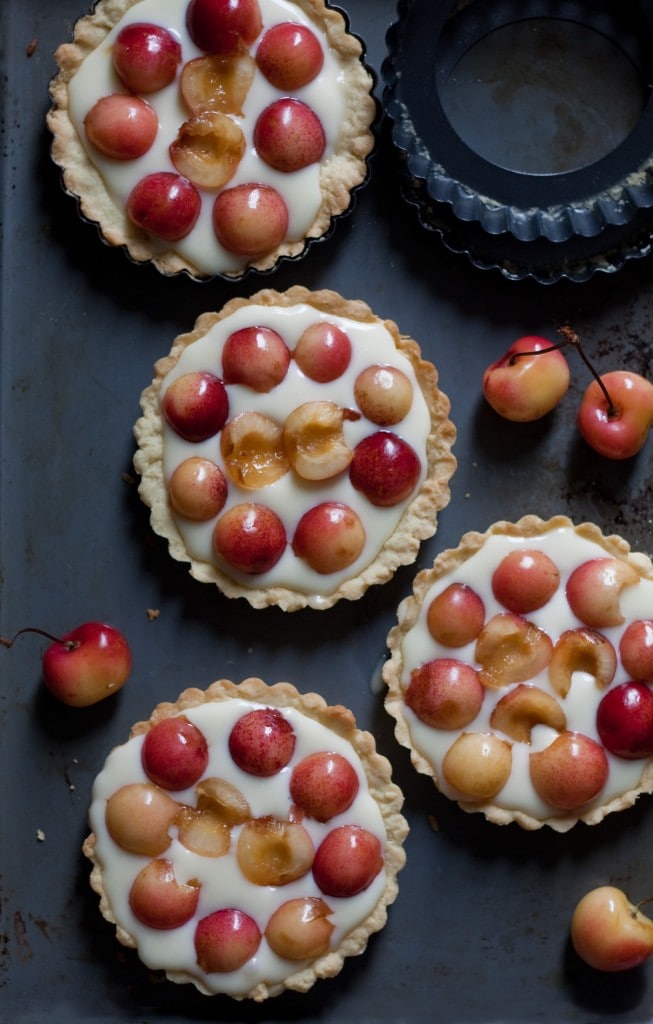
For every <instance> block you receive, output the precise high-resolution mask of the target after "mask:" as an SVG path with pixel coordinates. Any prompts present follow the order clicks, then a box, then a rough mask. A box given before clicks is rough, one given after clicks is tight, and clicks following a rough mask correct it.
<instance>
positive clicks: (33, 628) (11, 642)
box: [0, 626, 79, 650]
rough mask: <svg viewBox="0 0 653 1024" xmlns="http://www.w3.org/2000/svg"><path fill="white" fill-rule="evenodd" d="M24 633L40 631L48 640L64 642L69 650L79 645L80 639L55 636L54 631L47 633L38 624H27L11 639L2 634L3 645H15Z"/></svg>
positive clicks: (0, 640)
mask: <svg viewBox="0 0 653 1024" xmlns="http://www.w3.org/2000/svg"><path fill="white" fill-rule="evenodd" d="M24 633H38V635H39V636H44V637H45V639H46V640H52V642H53V643H55V644H64V645H65V646H66V647H67V648H68V649H69V650H73V649H74V648H75V647H79V641H78V640H62V639H61V638H60V637H58V636H53V635H52V633H47V632H46V630H44V629H38V627H37V626H25V628H24V629H19V630H18V632H17V633H15V634H14V636H12V638H11V640H7V639H6V638H5V637H4V636H0V646H1V647H13V645H14V643H15V642H16V640H18V637H19V636H22V635H23V634H24Z"/></svg>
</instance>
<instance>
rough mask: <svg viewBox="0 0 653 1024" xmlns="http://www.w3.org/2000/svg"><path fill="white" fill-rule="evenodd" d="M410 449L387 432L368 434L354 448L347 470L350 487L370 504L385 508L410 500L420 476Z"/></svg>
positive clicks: (406, 444) (394, 435)
mask: <svg viewBox="0 0 653 1024" xmlns="http://www.w3.org/2000/svg"><path fill="white" fill-rule="evenodd" d="M421 468H422V467H421V463H420V460H419V457H418V455H417V453H416V452H415V450H414V448H411V446H410V445H409V444H408V442H407V441H404V439H403V438H401V437H398V435H396V434H393V433H392V432H391V431H388V430H379V431H377V432H376V433H375V434H369V435H368V436H367V437H364V438H363V440H362V441H360V443H359V444H358V445H357V446H356V448H355V449H354V457H353V459H352V462H351V466H350V467H349V478H350V480H351V484H352V487H355V488H356V489H357V490H359V491H362V492H363V494H364V495H365V497H366V498H367V500H368V501H370V502H371V503H372V505H377V506H380V507H381V508H388V507H391V506H393V505H398V504H399V503H400V502H402V501H405V500H406V499H407V498H409V497H410V495H411V494H412V492H413V491H414V489H415V486H416V485H417V482H418V480H419V476H420V473H421Z"/></svg>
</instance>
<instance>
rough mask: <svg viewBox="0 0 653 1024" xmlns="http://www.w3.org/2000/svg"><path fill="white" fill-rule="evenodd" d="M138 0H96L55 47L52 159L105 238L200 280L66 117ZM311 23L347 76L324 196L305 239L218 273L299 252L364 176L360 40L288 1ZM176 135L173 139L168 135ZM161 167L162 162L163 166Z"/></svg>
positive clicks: (307, 3)
mask: <svg viewBox="0 0 653 1024" xmlns="http://www.w3.org/2000/svg"><path fill="white" fill-rule="evenodd" d="M138 2H139V0H99V2H98V3H97V4H96V6H95V7H94V9H93V11H92V12H91V13H90V14H87V15H85V16H84V17H82V18H80V19H79V20H78V21H77V22H76V23H75V26H74V30H73V38H72V40H71V41H70V42H66V43H62V44H61V45H60V46H59V47H58V48H57V50H56V52H55V59H56V62H57V65H58V68H59V71H58V74H57V75H55V77H54V78H53V79H52V81H51V83H50V96H51V99H52V107H51V109H50V110H49V112H48V114H47V124H48V127H49V129H50V132H51V133H52V136H53V141H52V150H51V152H52V159H53V160H54V162H55V163H56V164H57V165H58V166H59V167H60V168H61V169H62V171H63V183H64V186H65V188H66V191H67V192H68V193H69V194H70V195H71V196H73V197H74V198H76V199H77V201H78V204H79V208H80V211H81V213H82V215H83V216H84V218H85V219H87V220H89V221H91V222H92V223H95V224H97V225H98V227H99V229H100V231H101V234H102V238H103V239H104V241H105V242H107V243H108V244H109V245H113V246H122V247H124V248H125V250H126V252H127V253H128V255H129V256H130V258H131V259H132V260H134V261H135V262H137V263H143V262H149V261H151V262H152V263H153V264H154V266H155V267H156V268H157V270H159V271H160V272H161V273H163V274H166V275H174V274H179V273H181V272H186V273H188V274H189V275H190V276H191V277H193V278H195V279H197V280H203V279H206V278H207V277H212V276H214V275H213V274H207V272H206V271H205V270H201V269H199V268H198V267H197V266H195V265H194V264H193V263H191V262H190V261H189V260H188V259H186V258H185V257H184V256H183V255H182V254H181V253H179V252H178V251H176V250H175V247H174V243H166V242H163V241H161V240H157V239H155V238H154V237H153V236H151V235H149V234H147V233H146V232H144V231H142V230H141V229H140V228H138V227H137V226H136V225H135V224H133V223H132V221H131V220H130V219H129V218H128V217H127V216H126V214H125V211H124V210H123V209H121V208H119V207H118V206H117V205H116V204H115V203H114V201H113V200H112V198H111V196H110V194H109V192H108V191H107V188H106V186H105V183H104V181H103V178H102V175H101V173H100V172H99V170H98V168H97V167H96V165H95V164H94V163H93V161H92V160H91V159H90V157H89V154H88V151H87V149H86V148H85V146H84V144H83V142H82V140H81V139H80V136H79V133H78V131H77V128H76V126H75V123H74V121H73V119H72V116H71V110H70V98H69V91H68V90H69V84H70V82H71V80H72V78H73V77H74V76H75V74H76V73H77V71H78V70H79V68H80V66H81V64H82V63H83V61H84V60H85V58H86V57H87V56H88V55H89V54H90V53H91V52H92V51H93V50H95V49H96V48H97V47H98V46H99V45H100V44H101V43H102V42H103V41H104V39H105V38H106V36H107V34H108V33H109V32H110V31H111V30H112V29H113V28H114V27H115V26H116V25H117V24H118V22H119V21H120V20H121V18H122V17H123V15H124V14H125V12H127V11H129V10H130V8H132V7H133V6H134V5H135V4H137V3H138ZM292 2H293V3H294V4H296V6H297V7H298V8H299V9H300V10H301V11H303V12H304V13H305V14H306V15H307V16H308V17H310V18H311V20H312V21H313V22H314V23H315V25H316V27H317V29H318V30H320V31H321V32H322V33H323V35H324V37H325V39H326V42H327V44H328V46H329V48H330V49H331V50H332V51H333V52H334V54H335V55H336V56H337V57H338V59H339V61H340V62H341V64H342V67H343V74H344V78H345V80H346V83H347V92H346V106H345V111H344V116H343V120H342V124H341V128H340V134H339V137H338V140H337V144H336V146H335V149H334V152H333V153H332V154H330V155H329V156H328V157H327V158H325V159H324V160H323V161H322V163H321V166H320V189H321V193H322V203H321V206H320V208H319V210H318V211H317V214H316V216H315V219H314V221H313V223H312V224H311V225H310V227H309V228H308V230H307V231H306V234H305V236H304V237H303V238H301V239H297V240H287V241H283V242H282V243H281V244H280V245H279V246H278V247H277V248H275V249H274V250H272V251H270V252H266V253H264V254H262V255H260V256H256V257H252V258H251V259H249V260H248V259H247V258H244V263H243V266H242V267H239V268H238V269H236V270H233V271H229V270H224V271H216V275H215V276H224V277H239V276H241V275H242V274H243V273H244V272H245V271H246V270H247V269H248V268H252V269H254V270H258V271H268V270H271V269H272V268H273V267H274V266H275V265H276V264H277V263H278V261H279V260H280V259H281V258H284V257H285V258H296V257H298V256H300V255H301V254H302V252H303V251H304V249H305V247H306V244H307V241H308V240H309V239H313V238H320V237H322V236H323V235H325V234H326V233H327V232H328V231H329V229H330V227H331V225H332V222H333V219H334V218H336V217H338V216H340V215H341V214H343V213H344V212H345V211H346V210H347V209H348V208H349V206H350V203H351V198H352V191H353V190H354V189H355V188H357V187H358V186H359V185H361V184H362V183H363V182H364V181H365V180H366V178H367V175H368V166H367V160H368V157H369V156H370V154H371V152H372V150H373V148H374V133H373V125H374V122H375V119H376V116H377V106H376V101H375V99H374V96H373V93H372V90H373V87H374V81H373V78H372V75H371V74H370V72H369V71H368V70H367V68H366V67H365V64H364V62H363V56H364V54H363V46H362V43H361V41H360V40H359V39H358V38H357V37H356V36H355V35H352V34H351V33H349V32H348V30H347V23H346V21H345V19H344V17H343V15H342V14H341V13H340V12H339V11H338V10H335V9H333V8H330V7H327V6H326V5H325V3H324V2H323V0H292ZM170 141H171V142H172V141H173V140H172V139H171V140H170ZM162 169H163V168H162Z"/></svg>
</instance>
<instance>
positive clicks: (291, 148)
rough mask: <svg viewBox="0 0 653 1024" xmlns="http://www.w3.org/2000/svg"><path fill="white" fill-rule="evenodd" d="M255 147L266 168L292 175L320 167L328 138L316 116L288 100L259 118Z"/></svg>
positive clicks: (300, 102)
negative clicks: (317, 164) (318, 165)
mask: <svg viewBox="0 0 653 1024" xmlns="http://www.w3.org/2000/svg"><path fill="white" fill-rule="evenodd" d="M254 145H255V146H256V149H257V150H258V154H259V156H260V157H261V159H262V160H264V161H265V163H266V164H269V166H270V167H273V168H274V170H275V171H284V172H286V173H290V172H292V171H299V170H301V169H302V167H308V166H309V164H315V163H317V162H318V160H320V159H321V157H322V154H323V153H324V148H325V146H326V138H325V135H324V129H323V127H322V122H321V121H320V119H319V117H318V116H317V114H316V113H315V112H314V111H313V110H311V108H310V107H309V106H307V105H306V103H302V101H301V100H298V99H295V98H294V97H292V96H285V97H283V99H279V100H275V101H274V103H271V104H270V106H269V107H266V108H265V110H264V111H262V113H261V114H260V115H259V118H258V120H257V122H256V125H255V126H254Z"/></svg>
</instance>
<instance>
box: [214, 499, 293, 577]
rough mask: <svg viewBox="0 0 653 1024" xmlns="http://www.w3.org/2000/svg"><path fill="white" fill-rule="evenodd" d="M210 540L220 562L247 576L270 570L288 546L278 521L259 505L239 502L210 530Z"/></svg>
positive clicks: (266, 508) (278, 519)
mask: <svg viewBox="0 0 653 1024" xmlns="http://www.w3.org/2000/svg"><path fill="white" fill-rule="evenodd" d="M212 540H213V549H214V551H215V553H216V554H217V555H218V556H219V557H220V558H223V559H224V561H225V562H227V563H228V564H229V565H230V566H232V567H233V568H234V569H238V570H239V571H240V572H243V573H247V574H249V575H259V574H260V573H264V572H267V571H268V570H269V569H272V568H273V566H275V565H276V564H277V562H278V561H279V559H280V558H281V556H282V555H283V553H284V551H285V548H286V544H287V538H286V530H285V527H284V525H283V523H282V522H281V519H280V518H279V516H278V515H277V514H276V512H275V511H274V510H273V509H271V508H270V507H269V506H268V505H263V504H261V503H260V502H242V503H241V504H238V505H232V506H231V508H229V509H227V511H226V512H223V514H222V515H221V516H220V518H219V519H218V521H217V523H216V524H215V527H214V529H213V538H212Z"/></svg>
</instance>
